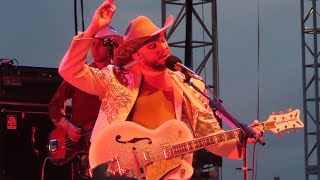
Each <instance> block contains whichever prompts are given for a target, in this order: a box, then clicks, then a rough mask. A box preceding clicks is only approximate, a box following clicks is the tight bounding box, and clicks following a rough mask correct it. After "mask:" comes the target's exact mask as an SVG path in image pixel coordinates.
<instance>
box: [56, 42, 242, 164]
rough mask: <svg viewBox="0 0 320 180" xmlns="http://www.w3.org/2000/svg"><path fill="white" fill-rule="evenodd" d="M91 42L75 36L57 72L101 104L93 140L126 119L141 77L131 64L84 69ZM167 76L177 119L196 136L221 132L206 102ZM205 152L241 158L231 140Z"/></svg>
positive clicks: (179, 79)
mask: <svg viewBox="0 0 320 180" xmlns="http://www.w3.org/2000/svg"><path fill="white" fill-rule="evenodd" d="M91 43H92V39H90V38H81V36H76V37H75V38H74V39H73V41H72V43H71V46H70V48H69V50H68V51H67V53H66V54H65V56H64V57H63V59H62V61H61V63H60V67H59V73H60V75H61V76H62V77H63V78H64V79H65V80H66V81H67V82H69V83H70V84H72V85H74V86H75V87H77V88H79V89H81V90H83V91H85V92H87V93H90V94H94V95H97V96H99V98H100V99H101V101H102V104H101V107H100V111H99V115H98V118H97V121H96V124H95V126H94V129H93V133H92V136H91V141H93V140H94V138H95V136H96V135H97V134H98V133H99V132H100V131H101V130H102V129H103V128H104V127H106V126H107V125H108V124H110V123H113V122H117V121H125V120H126V119H127V117H128V115H129V113H130V111H131V109H132V107H133V105H134V103H135V101H136V99H137V97H138V92H139V88H140V83H141V77H142V75H141V71H140V68H139V66H138V65H137V64H134V63H132V64H131V65H129V66H127V67H124V68H119V67H117V66H114V65H109V66H107V67H106V68H104V69H103V70H98V69H96V68H92V67H89V66H87V65H86V64H85V62H86V60H87V56H88V52H89V50H90V46H91ZM166 77H167V78H169V79H171V82H172V86H173V89H174V92H173V93H174V97H175V102H174V106H175V114H176V118H177V119H178V120H181V121H184V122H185V123H186V124H187V125H188V126H189V128H190V130H191V131H192V133H193V135H194V136H195V137H201V136H205V135H208V134H212V133H215V132H217V131H222V130H221V128H220V126H219V123H218V122H217V120H216V119H215V118H214V116H213V113H212V110H211V109H210V108H209V105H208V101H207V100H206V99H205V98H203V97H202V95H201V94H200V93H198V92H196V91H195V90H194V89H193V88H191V87H190V86H188V85H187V84H186V83H183V80H184V78H183V76H182V75H181V74H179V73H178V72H172V71H170V70H167V72H166ZM193 81H194V83H195V85H196V86H197V87H199V88H200V89H201V90H203V91H204V90H205V86H204V84H203V83H202V82H201V81H198V80H193ZM207 150H209V151H211V152H214V153H215V154H218V155H221V156H224V157H229V158H233V159H239V158H240V157H241V156H240V153H239V152H240V151H239V147H238V146H237V143H235V142H234V141H228V142H225V143H221V144H219V145H214V146H210V147H208V148H207Z"/></svg>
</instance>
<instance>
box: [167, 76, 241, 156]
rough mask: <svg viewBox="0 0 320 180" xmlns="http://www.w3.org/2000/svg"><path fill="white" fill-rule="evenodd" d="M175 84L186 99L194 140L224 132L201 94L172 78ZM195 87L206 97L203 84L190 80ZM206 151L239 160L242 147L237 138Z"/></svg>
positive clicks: (210, 147) (208, 147) (208, 148)
mask: <svg viewBox="0 0 320 180" xmlns="http://www.w3.org/2000/svg"><path fill="white" fill-rule="evenodd" d="M173 77H174V81H175V82H176V84H177V85H178V86H179V87H180V89H182V91H183V92H184V95H185V96H186V97H187V98H188V100H189V103H186V104H190V105H189V107H187V108H186V111H190V113H191V116H189V117H190V118H188V119H189V123H190V125H191V128H192V131H193V133H194V135H195V137H196V138H199V137H204V136H208V135H212V134H215V133H220V132H224V131H223V130H222V129H221V127H220V124H219V123H218V121H217V119H216V118H215V116H214V114H213V111H212V108H211V107H210V104H209V100H208V99H207V98H206V97H204V96H203V95H202V94H200V93H199V92H197V91H196V90H195V89H194V88H192V87H190V86H189V85H187V84H186V83H183V79H180V80H179V78H176V77H178V76H173ZM191 81H192V82H193V83H194V85H195V86H197V87H198V88H199V89H200V91H202V92H203V93H204V94H206V95H207V92H206V87H205V84H204V83H203V82H202V81H199V80H196V79H191ZM206 149H207V150H208V151H209V152H211V153H213V154H216V155H219V156H222V157H225V158H230V159H241V158H242V146H241V144H240V143H239V138H235V139H232V140H228V141H225V142H223V143H219V144H217V145H211V146H207V147H206Z"/></svg>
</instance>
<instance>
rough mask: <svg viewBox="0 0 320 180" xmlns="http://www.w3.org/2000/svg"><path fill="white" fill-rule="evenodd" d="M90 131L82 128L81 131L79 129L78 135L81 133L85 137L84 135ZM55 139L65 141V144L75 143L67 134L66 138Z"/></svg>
mask: <svg viewBox="0 0 320 180" xmlns="http://www.w3.org/2000/svg"><path fill="white" fill-rule="evenodd" d="M91 133H92V130H83V131H81V133H80V135H81V136H84V137H85V138H86V137H88V136H90V135H91ZM56 140H57V141H58V142H61V141H65V144H66V145H71V144H74V143H77V142H73V141H72V140H71V139H70V138H69V136H68V137H66V138H62V139H56Z"/></svg>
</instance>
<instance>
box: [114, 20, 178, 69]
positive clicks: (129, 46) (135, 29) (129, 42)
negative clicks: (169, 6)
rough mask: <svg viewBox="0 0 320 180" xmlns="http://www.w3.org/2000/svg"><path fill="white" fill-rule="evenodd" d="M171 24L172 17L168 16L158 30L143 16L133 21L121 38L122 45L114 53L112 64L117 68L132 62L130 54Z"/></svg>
mask: <svg viewBox="0 0 320 180" xmlns="http://www.w3.org/2000/svg"><path fill="white" fill-rule="evenodd" d="M172 22H173V17H172V16H171V15H170V16H168V18H167V20H166V22H165V24H164V26H163V27H162V28H158V27H157V26H155V25H154V24H153V23H152V21H151V20H150V19H149V18H147V17H145V16H138V17H137V18H135V19H133V20H132V21H131V22H130V23H129V25H128V27H127V29H126V32H125V35H124V37H123V40H124V43H123V44H121V45H120V46H119V47H118V48H117V49H116V51H115V55H114V63H115V64H116V65H118V66H123V65H125V64H126V63H128V62H129V61H131V60H132V58H131V55H132V53H134V52H135V50H137V48H138V47H141V44H142V43H143V42H145V41H146V40H148V39H150V38H152V37H153V36H155V35H157V34H159V33H161V32H163V31H165V30H166V29H167V28H168V27H169V26H171V24H172Z"/></svg>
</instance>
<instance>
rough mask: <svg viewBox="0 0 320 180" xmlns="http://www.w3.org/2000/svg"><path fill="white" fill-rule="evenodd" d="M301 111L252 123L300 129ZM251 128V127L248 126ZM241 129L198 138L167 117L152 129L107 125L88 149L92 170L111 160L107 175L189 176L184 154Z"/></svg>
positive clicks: (274, 128)
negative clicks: (162, 122) (157, 126)
mask: <svg viewBox="0 0 320 180" xmlns="http://www.w3.org/2000/svg"><path fill="white" fill-rule="evenodd" d="M299 117H300V110H298V109H296V110H294V111H292V110H291V111H290V112H288V113H286V114H284V113H282V114H279V115H275V114H273V115H270V116H269V118H268V120H267V121H265V122H263V123H260V124H258V125H254V126H260V127H262V128H263V129H264V130H270V131H271V132H273V133H276V134H278V133H280V132H281V131H283V130H286V131H288V130H289V129H294V131H296V129H297V128H302V127H303V126H304V124H303V123H302V122H301V120H300V118H299ZM249 127H250V128H252V127H253V126H252V125H251V126H249ZM240 133H241V131H240V129H234V130H230V131H225V132H223V133H218V134H213V135H209V136H206V137H201V138H193V136H192V134H191V132H190V130H189V128H188V127H187V126H186V125H185V123H183V122H181V121H178V120H170V121H167V122H165V123H164V124H162V125H161V126H160V127H159V128H157V129H155V130H149V129H146V128H144V127H142V126H140V125H138V124H135V123H133V122H129V121H125V122H119V123H114V124H110V125H109V126H107V127H106V128H104V129H103V130H102V131H101V132H100V133H99V134H98V136H97V137H96V138H95V140H94V141H93V142H92V144H91V147H90V149H89V164H90V167H91V170H94V168H95V167H97V166H99V165H101V164H104V163H106V162H108V161H109V162H110V165H109V166H108V168H107V171H108V172H107V174H108V173H110V172H111V173H110V174H126V175H127V176H129V177H133V178H137V179H147V180H154V179H160V178H163V176H165V179H188V178H190V177H191V176H192V174H193V169H192V167H191V165H189V164H188V163H185V162H184V160H183V158H182V157H183V155H185V154H187V153H192V152H194V151H196V150H199V149H201V148H204V147H207V146H210V145H214V144H218V143H221V142H224V141H227V140H231V139H234V138H238V137H239V135H240Z"/></svg>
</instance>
